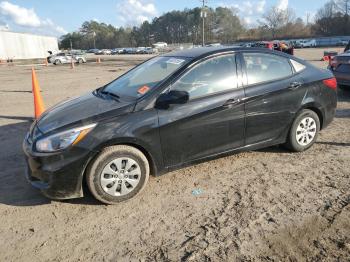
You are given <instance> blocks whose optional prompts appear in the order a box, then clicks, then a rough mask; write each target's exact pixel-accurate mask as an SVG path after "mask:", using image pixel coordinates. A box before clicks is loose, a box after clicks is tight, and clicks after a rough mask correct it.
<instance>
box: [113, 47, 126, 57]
mask: <svg viewBox="0 0 350 262" xmlns="http://www.w3.org/2000/svg"><path fill="white" fill-rule="evenodd" d="M123 53H124V48H114V49H112V50H111V55H120V54H123Z"/></svg>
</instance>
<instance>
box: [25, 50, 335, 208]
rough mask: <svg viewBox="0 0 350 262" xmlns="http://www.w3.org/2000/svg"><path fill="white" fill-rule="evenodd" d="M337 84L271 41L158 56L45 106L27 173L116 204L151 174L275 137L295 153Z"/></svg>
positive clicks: (329, 108) (308, 141)
mask: <svg viewBox="0 0 350 262" xmlns="http://www.w3.org/2000/svg"><path fill="white" fill-rule="evenodd" d="M336 88H337V82H336V80H335V78H334V76H333V74H332V73H331V72H330V71H329V70H322V69H318V68H316V67H314V66H312V65H311V64H309V63H307V62H304V61H303V60H301V59H299V58H296V57H293V56H290V55H287V54H285V53H282V52H276V51H272V50H268V49H261V48H232V47H230V48H228V47H220V48H217V47H212V48H210V47H206V48H195V49H187V50H183V51H178V52H173V53H168V54H165V55H162V56H157V57H154V58H152V59H150V60H148V61H146V62H144V63H142V64H140V65H138V66H137V67H136V68H134V69H131V70H130V71H129V72H127V73H125V74H124V75H122V76H120V77H118V78H117V79H116V80H114V81H113V82H111V83H109V84H107V85H105V86H103V87H101V88H98V89H96V90H94V91H93V92H91V93H88V94H86V95H83V96H81V97H79V98H75V99H72V100H69V101H66V102H63V103H61V104H58V105H56V106H54V107H52V108H51V109H49V110H48V111H46V112H44V113H43V115H42V116H41V117H40V118H39V119H38V120H36V121H35V122H34V123H33V124H32V126H31V128H30V131H29V133H28V134H27V135H26V137H25V139H24V142H23V149H24V152H25V155H26V159H27V163H28V167H29V168H28V172H27V177H28V179H29V181H30V183H31V184H32V185H33V186H34V187H37V188H39V189H40V190H41V191H42V192H43V193H44V194H45V195H46V196H48V197H50V198H54V199H68V198H76V197H82V196H83V189H82V184H83V181H86V183H87V186H88V188H89V190H90V191H91V193H92V194H93V196H94V197H95V198H96V199H98V200H100V201H101V202H103V203H107V204H116V203H119V202H121V201H125V200H128V199H130V198H133V197H134V196H136V195H137V194H138V193H140V192H141V191H142V189H143V188H144V187H145V185H146V184H147V181H148V178H149V175H150V174H153V175H160V174H163V173H166V172H168V171H171V170H175V169H178V168H180V167H183V166H187V165H190V164H193V163H197V162H200V161H203V160H205V159H211V158H213V157H218V156H221V155H225V154H228V153H232V152H238V151H242V150H255V149H259V148H263V147H269V146H272V145H279V144H284V145H285V146H286V147H287V148H289V149H290V150H292V151H296V152H301V151H304V150H307V149H308V148H310V147H311V146H312V145H313V144H314V143H315V141H316V139H317V135H318V133H319V130H321V129H324V128H325V127H326V126H328V124H329V123H330V122H331V121H332V120H333V117H334V114H335V108H336V105H337V93H336ZM174 183H176V182H174ZM174 186H176V185H175V184H174Z"/></svg>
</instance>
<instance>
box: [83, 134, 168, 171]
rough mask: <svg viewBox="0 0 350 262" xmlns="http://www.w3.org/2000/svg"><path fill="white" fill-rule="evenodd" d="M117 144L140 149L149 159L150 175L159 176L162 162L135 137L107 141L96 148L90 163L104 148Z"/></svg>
mask: <svg viewBox="0 0 350 262" xmlns="http://www.w3.org/2000/svg"><path fill="white" fill-rule="evenodd" d="M117 145H126V146H131V147H134V148H136V149H138V150H140V151H141V152H142V153H143V154H144V155H145V157H146V158H147V160H148V163H149V166H150V175H152V176H157V175H158V172H159V171H161V170H162V166H161V163H160V161H159V160H158V159H156V157H155V154H154V153H152V152H151V150H150V149H149V148H148V147H147V145H145V144H144V143H142V142H141V141H138V140H137V139H135V138H124V139H112V140H109V141H107V142H106V143H103V144H101V145H99V146H98V148H96V149H95V150H94V152H95V154H94V156H93V157H92V158H91V159H90V160H89V163H88V165H89V164H91V163H92V161H93V160H94V159H95V158H96V157H97V156H98V154H99V153H100V152H101V151H102V150H103V149H104V148H106V147H110V146H117ZM84 176H85V172H84Z"/></svg>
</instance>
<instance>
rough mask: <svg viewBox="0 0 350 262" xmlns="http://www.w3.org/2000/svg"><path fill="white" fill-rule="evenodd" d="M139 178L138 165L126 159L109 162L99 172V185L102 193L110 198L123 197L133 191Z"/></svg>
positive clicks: (139, 170)
mask: <svg viewBox="0 0 350 262" xmlns="http://www.w3.org/2000/svg"><path fill="white" fill-rule="evenodd" d="M140 178H141V168H140V166H139V164H138V163H137V162H136V161H135V160H133V159H131V158H128V157H122V158H117V159H114V160H112V161H111V162H109V163H108V164H107V165H106V166H105V167H104V169H103V170H102V172H101V176H100V183H101V187H102V189H103V191H105V192H106V193H107V194H109V195H111V196H124V195H126V194H129V193H130V192H131V191H133V190H134V189H135V188H136V186H137V185H138V183H139V182H140Z"/></svg>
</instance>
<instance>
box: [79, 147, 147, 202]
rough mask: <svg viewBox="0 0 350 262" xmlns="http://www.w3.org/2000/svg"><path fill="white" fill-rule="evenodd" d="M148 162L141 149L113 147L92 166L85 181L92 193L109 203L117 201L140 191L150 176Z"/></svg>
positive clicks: (102, 153) (126, 198)
mask: <svg viewBox="0 0 350 262" xmlns="http://www.w3.org/2000/svg"><path fill="white" fill-rule="evenodd" d="M149 172H150V171H149V163H148V161H147V158H146V157H145V155H144V154H143V153H142V152H141V151H140V150H138V149H136V148H134V147H131V146H125V145H118V146H111V147H108V148H106V149H104V150H103V151H102V152H101V153H100V155H98V157H97V158H96V159H95V160H94V162H93V163H92V164H91V165H90V167H89V168H88V170H87V174H86V178H87V179H86V181H87V184H88V187H89V189H90V191H91V193H92V194H93V196H94V197H95V198H96V199H97V200H99V201H101V202H103V203H106V204H117V203H119V202H123V201H126V200H129V199H131V198H133V197H134V196H136V195H137V194H139V193H140V192H141V191H142V190H143V189H144V188H145V186H146V184H147V181H148V178H149Z"/></svg>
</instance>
